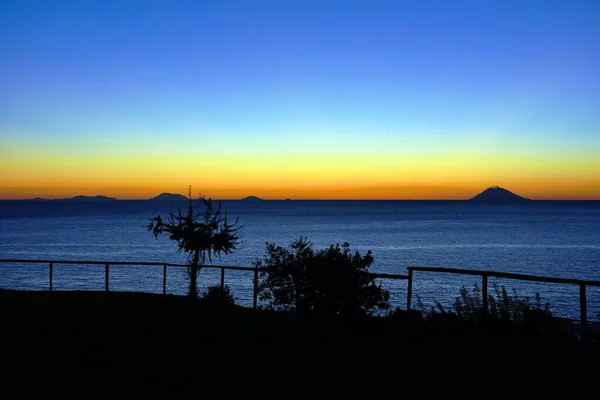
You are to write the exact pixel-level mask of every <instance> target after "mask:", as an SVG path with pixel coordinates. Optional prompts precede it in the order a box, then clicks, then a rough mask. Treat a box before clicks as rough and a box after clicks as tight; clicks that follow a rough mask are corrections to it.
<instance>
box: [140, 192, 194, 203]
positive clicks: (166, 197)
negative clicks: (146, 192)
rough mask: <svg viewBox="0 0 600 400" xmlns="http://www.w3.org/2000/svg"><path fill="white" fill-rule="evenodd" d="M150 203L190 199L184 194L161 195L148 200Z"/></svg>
mask: <svg viewBox="0 0 600 400" xmlns="http://www.w3.org/2000/svg"><path fill="white" fill-rule="evenodd" d="M148 200H149V201H186V200H188V198H187V197H186V196H184V195H182V194H173V193H167V192H165V193H161V194H159V195H158V196H156V197H152V198H151V199H148Z"/></svg>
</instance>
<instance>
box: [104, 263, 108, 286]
mask: <svg viewBox="0 0 600 400" xmlns="http://www.w3.org/2000/svg"><path fill="white" fill-rule="evenodd" d="M104 291H105V292H108V264H104Z"/></svg>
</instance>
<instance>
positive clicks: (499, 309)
mask: <svg viewBox="0 0 600 400" xmlns="http://www.w3.org/2000/svg"><path fill="white" fill-rule="evenodd" d="M493 292H494V294H488V299H487V300H488V307H487V310H485V309H484V308H483V302H482V293H481V289H480V288H479V286H478V285H477V284H475V285H474V286H473V289H472V292H469V290H467V288H465V287H464V286H463V287H462V288H461V289H460V293H459V296H458V297H456V299H455V301H454V305H453V310H446V309H445V308H444V307H443V305H442V304H441V303H440V302H439V301H437V300H434V305H433V306H431V307H430V309H429V311H427V310H426V309H425V307H424V305H423V302H422V300H421V298H420V297H418V296H417V302H416V306H415V310H419V311H421V313H422V315H423V316H424V317H426V318H428V317H430V318H431V317H433V318H438V317H440V316H447V317H450V316H452V317H456V318H457V319H459V320H461V321H465V322H471V323H481V322H483V321H491V320H495V321H499V322H506V323H509V324H514V325H517V326H528V327H531V326H533V325H536V326H538V327H541V326H544V327H545V326H547V325H556V322H557V321H556V318H554V316H553V315H552V313H551V312H550V303H549V302H546V303H544V304H542V300H541V296H540V294H539V293H536V294H535V301H534V302H531V301H530V299H529V297H527V296H525V297H520V296H519V295H518V294H517V291H516V289H514V288H513V290H512V294H509V293H508V291H507V290H506V288H505V287H504V286H498V285H496V284H494V286H493Z"/></svg>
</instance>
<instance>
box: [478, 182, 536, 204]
mask: <svg viewBox="0 0 600 400" xmlns="http://www.w3.org/2000/svg"><path fill="white" fill-rule="evenodd" d="M469 201H471V202H473V203H485V204H508V203H510V204H512V203H525V202H529V201H531V200H530V199H527V198H525V197H522V196H519V195H517V194H514V193H513V192H511V191H510V190H506V189H504V188H501V187H500V186H491V187H489V188H487V189H485V190H484V191H483V192H481V193H479V194H478V195H477V196H475V197H472V198H471V199H470V200H469Z"/></svg>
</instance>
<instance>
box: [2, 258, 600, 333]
mask: <svg viewBox="0 0 600 400" xmlns="http://www.w3.org/2000/svg"><path fill="white" fill-rule="evenodd" d="M0 263H36V264H44V263H45V264H48V265H49V275H48V286H49V290H50V291H52V274H53V267H54V264H85V265H104V290H105V291H106V292H108V291H109V271H110V265H145V266H162V267H163V282H162V284H163V294H166V293H167V267H180V268H181V267H188V266H189V265H188V264H170V263H158V262H134V261H65V260H59V261H57V260H11V259H0ZM201 268H213V269H220V270H221V289H224V287H225V270H235V271H249V272H253V273H254V279H253V284H254V285H253V286H254V287H253V295H252V299H253V300H252V308H254V309H256V307H257V299H258V273H259V272H261V271H266V268H251V267H240V266H229V265H210V264H208V265H202V266H201ZM407 269H408V275H397V274H378V273H368V275H370V276H373V277H374V278H381V279H406V280H408V288H407V298H406V309H407V310H410V308H411V298H412V282H413V271H422V272H441V273H450V274H462V275H475V276H481V278H482V285H481V286H482V308H483V310H484V311H485V312H487V310H488V277H495V278H507V279H517V280H524V281H535V282H550V283H563V284H575V285H579V305H580V314H581V319H580V334H581V339H582V340H584V341H585V340H586V339H587V296H586V286H599V287H600V281H589V280H580V279H567V278H551V277H542V276H535V275H525V274H513V273H508V272H493V271H480V270H469V269H455V268H437V267H417V266H411V267H407Z"/></svg>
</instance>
